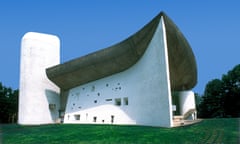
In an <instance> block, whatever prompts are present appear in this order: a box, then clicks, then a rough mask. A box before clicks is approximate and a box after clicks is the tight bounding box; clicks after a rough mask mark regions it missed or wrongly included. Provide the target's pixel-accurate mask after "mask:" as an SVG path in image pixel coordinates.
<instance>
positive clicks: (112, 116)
mask: <svg viewBox="0 0 240 144" xmlns="http://www.w3.org/2000/svg"><path fill="white" fill-rule="evenodd" d="M113 122H114V115H111V123H113Z"/></svg>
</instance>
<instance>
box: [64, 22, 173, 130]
mask: <svg viewBox="0 0 240 144" xmlns="http://www.w3.org/2000/svg"><path fill="white" fill-rule="evenodd" d="M168 69H169V68H168V54H167V43H166V35H165V26H164V22H163V19H161V21H160V23H159V26H158V28H157V31H156V32H155V34H154V36H153V39H152V41H151V42H150V44H149V46H148V48H147V50H146V52H145V53H144V55H143V56H142V58H141V59H140V60H139V61H138V62H137V63H136V64H135V65H133V66H132V67H131V68H129V69H127V70H125V71H123V72H120V73H117V74H114V75H112V76H109V77H106V78H103V79H100V80H96V81H93V82H90V83H87V84H84V85H81V86H78V87H75V88H73V89H70V91H69V95H68V100H67V107H66V112H65V117H64V123H113V124H138V125H149V126H163V127H171V126H172V106H171V91H170V82H169V70H168ZM120 101H121V105H118V104H119V102H120ZM126 101H127V102H126Z"/></svg>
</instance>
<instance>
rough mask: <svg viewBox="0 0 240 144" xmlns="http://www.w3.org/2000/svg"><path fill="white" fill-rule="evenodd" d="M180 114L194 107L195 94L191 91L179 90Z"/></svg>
mask: <svg viewBox="0 0 240 144" xmlns="http://www.w3.org/2000/svg"><path fill="white" fill-rule="evenodd" d="M179 104H180V114H181V115H184V114H185V113H186V112H188V111H189V110H191V109H196V104H195V96H194V93H193V92H192V91H190V90H189V91H181V92H179Z"/></svg>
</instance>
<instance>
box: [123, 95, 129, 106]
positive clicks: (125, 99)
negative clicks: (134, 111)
mask: <svg viewBox="0 0 240 144" xmlns="http://www.w3.org/2000/svg"><path fill="white" fill-rule="evenodd" d="M123 103H124V105H128V97H125V98H123Z"/></svg>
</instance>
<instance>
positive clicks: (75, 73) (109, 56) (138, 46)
mask: <svg viewBox="0 0 240 144" xmlns="http://www.w3.org/2000/svg"><path fill="white" fill-rule="evenodd" d="M161 18H164V22H165V27H166V33H167V45H168V55H169V56H168V58H169V69H170V79H171V89H172V90H175V91H177V90H187V89H191V88H193V87H194V86H195V84H196V82H197V67H196V61H195V57H194V55H193V52H192V50H191V47H190V46H189V44H188V42H187V40H186V39H185V38H184V36H183V35H182V33H181V32H180V31H179V29H178V28H177V27H176V25H175V24H174V23H173V22H172V21H171V20H170V19H169V18H168V17H167V16H166V15H165V14H164V13H163V12H161V13H160V14H159V15H157V16H156V17H155V18H154V19H153V20H152V21H151V22H150V23H148V24H147V25H146V26H144V27H143V28H142V29H141V30H140V31H138V32H137V33H135V34H133V35H132V36H131V37H129V38H128V39H126V40H124V41H122V42H120V43H118V44H116V45H113V46H111V47H108V48H105V49H103V50H100V51H97V52H94V53H92V54H89V55H86V56H83V57H80V58H77V59H73V60H71V61H68V62H66V63H63V64H59V65H56V66H54V67H51V68H48V69H47V70H46V73H47V76H48V78H49V79H50V80H51V81H53V82H54V83H55V84H57V85H58V86H59V87H60V88H61V89H63V90H68V89H70V88H73V87H76V86H79V85H82V84H85V83H88V82H91V81H94V80H97V79H101V78H103V77H106V76H110V75H113V74H115V73H119V72H122V71H124V70H126V69H128V68H129V67H131V66H132V65H134V64H135V63H136V62H137V61H138V60H139V59H140V58H141V57H142V55H143V54H144V52H145V50H146V49H147V47H148V44H149V43H150V41H151V39H152V37H153V34H154V32H155V30H156V28H157V26H158V24H159V22H160V19H161Z"/></svg>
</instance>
